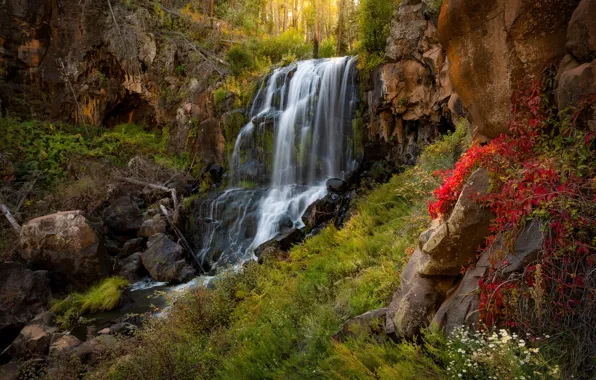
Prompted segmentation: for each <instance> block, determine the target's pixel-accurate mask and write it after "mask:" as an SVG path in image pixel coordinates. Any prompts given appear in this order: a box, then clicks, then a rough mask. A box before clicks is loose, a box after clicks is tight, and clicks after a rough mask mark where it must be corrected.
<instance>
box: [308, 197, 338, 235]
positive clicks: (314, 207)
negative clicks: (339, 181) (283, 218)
mask: <svg viewBox="0 0 596 380" xmlns="http://www.w3.org/2000/svg"><path fill="white" fill-rule="evenodd" d="M338 206H339V199H337V200H334V199H333V197H332V196H331V195H330V194H328V195H326V196H325V197H324V198H321V199H319V200H317V201H315V202H314V203H313V204H311V205H310V206H308V208H307V209H306V211H304V215H302V222H303V223H304V224H305V225H306V226H308V227H310V228H314V227H316V226H319V225H321V224H323V223H325V222H327V221H329V220H331V219H333V218H334V217H335V215H336V214H337V211H338V210H337V209H338Z"/></svg>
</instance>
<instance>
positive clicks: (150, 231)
mask: <svg viewBox="0 0 596 380" xmlns="http://www.w3.org/2000/svg"><path fill="white" fill-rule="evenodd" d="M166 228H167V224H166V221H165V220H163V219H162V218H161V216H160V215H155V216H154V217H153V218H151V219H148V220H145V221H144V222H143V224H142V225H141V228H140V229H139V237H146V238H148V237H151V236H153V235H157V234H164V233H166Z"/></svg>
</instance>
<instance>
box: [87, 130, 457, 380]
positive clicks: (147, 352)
mask: <svg viewBox="0 0 596 380" xmlns="http://www.w3.org/2000/svg"><path fill="white" fill-rule="evenodd" d="M465 145H466V130H465V127H464V126H460V128H458V130H457V131H456V132H455V133H454V134H452V135H450V136H447V137H445V138H444V139H443V140H442V141H441V142H439V143H437V144H435V145H434V146H431V147H429V148H427V149H426V151H425V153H424V154H423V155H422V157H421V158H420V164H419V165H418V166H417V167H416V168H412V169H409V170H407V171H406V172H404V173H402V174H400V175H397V176H395V177H394V178H393V179H392V180H391V181H390V183H388V184H386V185H383V186H380V187H378V188H377V189H375V190H373V191H372V192H371V193H370V194H369V195H368V196H367V197H366V199H365V200H363V201H362V202H360V203H358V206H357V213H356V215H355V216H354V217H353V218H352V219H351V220H350V221H349V222H348V223H347V225H346V226H345V228H344V229H342V230H337V229H335V228H334V227H332V226H331V227H328V228H326V229H325V230H324V231H323V232H322V233H320V234H319V235H317V236H314V237H312V238H310V239H308V240H307V241H306V242H305V243H304V245H302V246H296V247H295V248H294V249H293V250H292V251H291V254H290V256H289V258H288V259H287V260H286V261H275V260H272V259H269V260H265V263H264V264H263V265H258V264H256V263H252V264H250V265H247V266H246V267H245V269H244V271H243V273H240V274H238V273H231V272H230V273H224V274H222V275H221V276H220V277H219V278H218V279H216V280H214V281H215V286H214V289H213V290H209V289H206V288H202V287H201V288H198V289H197V290H195V291H192V292H190V293H189V294H187V295H186V296H185V297H184V298H182V299H178V300H177V301H176V303H175V304H173V306H172V314H171V316H170V318H169V319H167V320H154V321H152V322H151V324H150V325H149V326H148V327H147V329H146V330H144V331H143V332H141V333H140V334H139V335H138V336H137V337H136V338H134V339H133V340H131V341H128V342H125V343H123V344H122V345H121V346H120V348H119V349H118V350H116V351H115V352H114V357H113V358H112V359H110V360H108V361H106V362H104V363H103V364H102V366H101V368H99V369H98V372H97V373H96V374H95V375H96V376H98V377H107V378H112V379H126V378H130V377H134V376H135V374H139V373H143V374H144V376H145V377H146V378H150V379H159V378H181V379H182V378H184V379H186V378H235V379H243V378H281V377H288V378H317V377H324V376H331V377H337V378H364V377H370V376H380V377H382V374H383V373H385V375H387V376H388V374H389V373H390V372H388V371H390V370H395V369H400V370H402V369H403V370H405V369H408V371H409V372H405V373H411V374H412V375H414V374H420V373H423V374H427V375H428V376H431V378H437V376H438V375H439V374H442V373H443V372H442V370H441V369H440V368H443V367H441V366H439V365H438V364H433V363H435V362H437V361H438V362H439V364H440V363H441V362H440V359H437V358H435V357H434V356H432V355H431V353H429V348H427V347H426V346H421V345H416V344H413V343H401V344H399V345H397V344H394V343H391V342H389V341H387V342H385V343H383V344H379V343H376V342H374V341H372V340H368V338H365V337H358V338H355V339H353V340H349V341H348V342H346V343H343V344H339V343H332V341H331V339H330V336H331V335H332V334H333V333H334V332H335V331H337V329H338V328H339V326H340V325H341V324H342V323H343V322H344V321H345V320H347V319H349V318H351V317H353V316H356V315H359V314H361V313H363V312H366V311H368V310H371V309H375V308H379V307H383V306H386V305H387V304H388V303H389V301H390V298H391V295H392V293H393V292H394V291H395V288H396V287H397V286H398V285H399V272H400V270H401V268H402V266H403V265H404V263H405V262H406V261H407V260H408V253H409V252H412V251H413V246H414V245H415V244H416V238H417V236H418V234H419V233H420V231H421V230H422V229H423V228H424V227H425V226H426V224H427V223H428V214H427V211H426V200H427V199H428V197H429V196H430V193H431V191H432V189H433V188H435V187H436V186H437V184H438V179H436V178H435V177H434V176H433V175H432V172H433V171H434V170H437V169H445V168H448V167H452V165H453V164H454V162H455V160H456V159H457V158H458V157H457V156H455V155H454V154H453V152H454V151H460V152H461V151H462V150H463V149H464V148H465ZM371 339H372V338H371ZM427 339H428V340H429V342H430V341H432V342H440V341H441V339H442V338H441V337H440V335H439V334H436V333H435V334H431V333H429V334H428V338H427ZM433 344H435V343H433ZM436 344H439V343H436ZM428 347H432V345H431V344H430V343H429V345H428ZM441 347H443V346H441ZM375 355H378V357H375ZM350 363H357V365H356V364H354V365H348V364H350ZM363 374H364V375H363ZM435 375H436V376H435Z"/></svg>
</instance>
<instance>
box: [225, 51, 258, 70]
mask: <svg viewBox="0 0 596 380" xmlns="http://www.w3.org/2000/svg"><path fill="white" fill-rule="evenodd" d="M226 56H227V60H228V62H229V64H230V70H231V71H232V74H233V75H234V76H239V75H240V74H242V72H243V71H245V70H248V69H250V68H252V67H253V65H254V62H253V59H252V56H251V54H250V53H249V52H248V51H247V50H246V49H245V48H244V47H241V46H238V45H236V46H232V47H231V48H230V50H228V52H227V53H226Z"/></svg>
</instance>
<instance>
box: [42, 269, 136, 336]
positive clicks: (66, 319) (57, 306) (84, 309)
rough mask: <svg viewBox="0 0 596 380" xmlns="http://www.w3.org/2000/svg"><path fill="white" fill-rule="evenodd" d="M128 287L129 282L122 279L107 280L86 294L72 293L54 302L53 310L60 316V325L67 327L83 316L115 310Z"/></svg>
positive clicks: (112, 278)
mask: <svg viewBox="0 0 596 380" xmlns="http://www.w3.org/2000/svg"><path fill="white" fill-rule="evenodd" d="M128 285H130V283H129V282H128V280H126V279H125V278H122V277H110V278H106V279H105V280H103V281H102V282H100V283H99V284H97V285H94V286H92V287H91V288H90V289H89V290H88V291H87V292H85V293H71V294H69V295H68V296H67V297H66V298H64V299H62V300H56V301H54V302H53V303H52V308H51V310H52V312H54V313H56V314H57V315H58V321H59V323H60V324H61V325H63V326H64V327H67V326H69V325H70V324H71V323H72V322H73V321H74V320H76V319H77V318H78V317H80V316H81V315H83V314H86V313H96V312H98V311H108V310H112V309H114V308H115V307H116V306H118V302H119V301H120V297H121V296H122V291H123V290H124V288H126V287H127V286H128Z"/></svg>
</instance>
